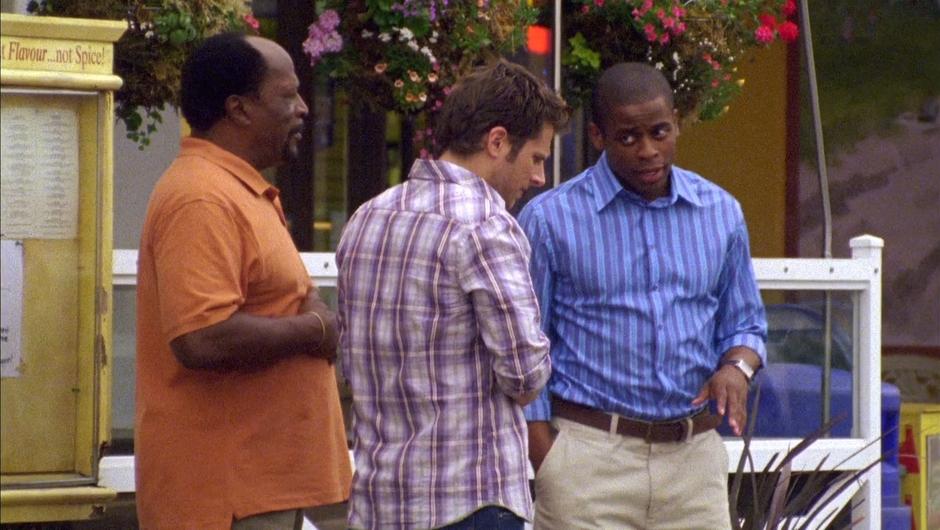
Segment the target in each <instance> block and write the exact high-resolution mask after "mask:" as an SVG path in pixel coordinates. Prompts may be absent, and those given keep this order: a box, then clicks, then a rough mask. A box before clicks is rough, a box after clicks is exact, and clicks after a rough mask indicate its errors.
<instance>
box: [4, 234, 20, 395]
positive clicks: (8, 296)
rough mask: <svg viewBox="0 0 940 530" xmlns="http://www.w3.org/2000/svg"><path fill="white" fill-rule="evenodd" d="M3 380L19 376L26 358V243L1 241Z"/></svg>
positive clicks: (8, 240)
mask: <svg viewBox="0 0 940 530" xmlns="http://www.w3.org/2000/svg"><path fill="white" fill-rule="evenodd" d="M0 266H2V267H0V268H2V271H0V377H19V375H20V362H21V361H22V359H23V351H22V337H23V243H22V241H14V240H10V239H3V240H0Z"/></svg>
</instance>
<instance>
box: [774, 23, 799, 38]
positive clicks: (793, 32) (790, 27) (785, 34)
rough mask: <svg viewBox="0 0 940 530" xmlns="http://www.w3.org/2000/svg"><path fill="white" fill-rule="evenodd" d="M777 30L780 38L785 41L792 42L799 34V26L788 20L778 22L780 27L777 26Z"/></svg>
mask: <svg viewBox="0 0 940 530" xmlns="http://www.w3.org/2000/svg"><path fill="white" fill-rule="evenodd" d="M777 32H779V33H780V38H781V39H783V40H785V41H787V42H793V41H795V40H796V39H797V38H799V36H800V28H798V27H797V26H796V24H794V23H793V22H790V21H789V20H788V21H786V22H784V23H783V24H780V27H778V28H777Z"/></svg>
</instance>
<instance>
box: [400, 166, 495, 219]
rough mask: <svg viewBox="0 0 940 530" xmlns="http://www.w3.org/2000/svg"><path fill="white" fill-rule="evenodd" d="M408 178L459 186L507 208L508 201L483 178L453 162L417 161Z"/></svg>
mask: <svg viewBox="0 0 940 530" xmlns="http://www.w3.org/2000/svg"><path fill="white" fill-rule="evenodd" d="M408 178H409V179H411V180H429V181H438V182H449V183H452V184H457V185H459V186H462V187H464V188H467V189H469V190H471V191H472V192H474V193H475V194H477V195H482V196H484V197H486V198H487V199H488V200H490V201H493V202H494V203H496V204H497V205H499V206H500V207H501V208H504V209H505V208H506V201H505V200H504V199H503V197H502V195H500V194H499V193H498V192H497V191H496V189H494V188H493V187H492V186H490V185H489V183H487V182H486V181H485V180H483V177H480V176H479V175H477V174H476V173H474V172H472V171H470V170H469V169H467V168H465V167H463V166H459V165H457V164H454V163H452V162H447V161H444V160H429V159H425V158H419V159H417V160H415V162H414V165H413V166H411V173H409V174H408Z"/></svg>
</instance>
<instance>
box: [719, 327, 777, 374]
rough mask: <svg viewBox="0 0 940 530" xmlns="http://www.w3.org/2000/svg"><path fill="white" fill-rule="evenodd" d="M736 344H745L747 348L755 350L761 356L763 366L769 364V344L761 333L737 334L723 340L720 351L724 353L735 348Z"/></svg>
mask: <svg viewBox="0 0 940 530" xmlns="http://www.w3.org/2000/svg"><path fill="white" fill-rule="evenodd" d="M735 346H744V347H745V348H750V349H751V350H754V353H756V354H757V356H758V357H760V362H761V366H767V345H766V344H765V343H764V339H763V338H762V337H761V336H760V335H754V334H751V333H742V334H740V335H735V336H733V337H731V338H730V339H727V340H724V341H722V342H721V344H719V345H718V351H719V352H720V353H721V354H722V355H724V353H725V352H726V351H728V350H730V349H731V348H734V347H735Z"/></svg>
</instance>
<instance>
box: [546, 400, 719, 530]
mask: <svg viewBox="0 0 940 530" xmlns="http://www.w3.org/2000/svg"><path fill="white" fill-rule="evenodd" d="M552 423H553V424H554V425H555V427H556V428H557V429H558V430H559V433H558V437H557V438H556V439H555V443H554V445H552V448H551V450H550V451H549V452H548V455H547V456H546V457H545V460H544V462H542V466H541V467H540V468H539V471H538V473H537V474H536V476H535V530H573V529H577V530H582V529H593V528H598V529H603V530H615V529H638V530H639V529H642V530H647V529H648V530H654V529H655V530H668V529H674V530H727V529H730V528H731V521H730V517H729V514H728V453H727V451H726V450H725V446H724V444H723V443H722V441H721V437H720V436H719V435H718V433H716V432H715V431H714V430H712V431H708V432H704V433H701V434H698V435H696V436H694V437H693V438H692V439H691V440H690V441H688V442H676V443H656V444H647V443H646V442H644V441H643V440H641V439H639V438H633V437H629V436H621V435H619V434H609V433H607V432H605V431H602V430H599V429H595V428H593V427H587V426H584V425H581V424H579V423H575V422H572V421H568V420H565V419H562V418H555V419H554V420H552Z"/></svg>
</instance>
